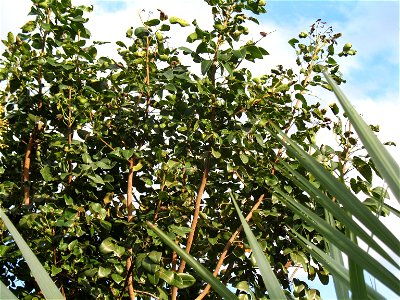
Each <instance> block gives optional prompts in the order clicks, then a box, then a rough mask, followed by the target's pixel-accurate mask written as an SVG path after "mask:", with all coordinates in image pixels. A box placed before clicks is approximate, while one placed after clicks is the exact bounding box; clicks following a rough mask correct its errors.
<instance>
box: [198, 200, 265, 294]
mask: <svg viewBox="0 0 400 300" xmlns="http://www.w3.org/2000/svg"><path fill="white" fill-rule="evenodd" d="M264 197H265V194H262V195H261V196H260V197H259V198H258V200H257V202H256V203H255V204H254V206H253V207H252V209H251V210H250V212H249V213H248V214H247V216H246V218H245V219H246V221H247V222H248V221H250V219H251V217H252V216H253V213H254V211H255V210H256V209H258V207H259V206H260V204H261V203H262V201H263V200H264ZM242 230H243V226H242V225H240V226H239V227H238V229H236V231H235V232H234V233H233V234H232V235H231V237H230V238H229V240H228V242H227V243H226V245H225V248H224V250H223V251H222V253H221V256H220V258H219V260H218V263H217V266H216V267H215V270H214V272H213V276H214V277H216V276H217V275H218V273H219V270H220V269H221V266H222V264H223V262H224V260H225V257H226V255H227V254H228V250H229V248H230V247H231V246H232V243H233V241H234V240H235V239H236V238H237V236H238V235H239V233H240V232H241V231H242ZM210 288H211V285H210V284H207V286H206V287H205V289H204V291H203V292H202V293H201V294H200V295H199V296H198V297H197V298H196V300H200V299H203V298H204V297H205V296H206V295H207V294H208V293H209V291H210Z"/></svg>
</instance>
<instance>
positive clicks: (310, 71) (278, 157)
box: [271, 44, 321, 175]
mask: <svg viewBox="0 0 400 300" xmlns="http://www.w3.org/2000/svg"><path fill="white" fill-rule="evenodd" d="M320 49H321V46H320V45H319V44H318V45H317V47H315V50H314V52H313V55H312V57H311V63H310V64H309V65H308V68H307V75H306V78H305V79H304V81H303V86H304V87H306V86H307V85H308V82H309V81H310V77H311V74H312V70H313V67H314V63H315V61H316V60H317V59H318V52H319V51H320ZM304 93H305V90H302V91H301V92H300V94H304ZM300 103H301V100H300V99H297V101H296V104H295V105H294V106H293V108H292V112H291V115H292V118H291V119H290V121H289V123H288V125H287V126H286V128H285V130H284V132H285V134H288V132H289V130H290V128H291V127H292V126H293V124H294V117H295V112H296V110H297V109H298V108H299V106H300ZM282 154H283V147H282V148H280V149H279V150H278V153H277V154H276V157H275V161H274V165H275V164H277V163H278V161H279V159H280V157H281V156H282ZM271 174H272V175H275V167H272V171H271Z"/></svg>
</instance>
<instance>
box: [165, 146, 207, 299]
mask: <svg viewBox="0 0 400 300" xmlns="http://www.w3.org/2000/svg"><path fill="white" fill-rule="evenodd" d="M210 156H211V153H210V151H209V152H208V153H207V157H206V159H205V161H204V171H203V177H202V179H201V184H200V187H199V191H198V193H197V198H196V204H195V208H194V214H193V222H192V225H191V227H190V232H189V236H188V240H187V242H186V253H190V249H191V247H192V244H193V238H194V234H195V231H196V226H197V221H198V218H199V214H200V204H201V200H202V198H203V194H204V190H205V187H206V184H207V178H208V172H209V161H210ZM185 266H186V261H184V260H182V261H181V264H180V265H179V269H178V272H179V273H181V272H183V271H184V270H185ZM177 293H178V288H177V287H176V286H174V287H173V288H172V295H171V299H173V300H176V295H177Z"/></svg>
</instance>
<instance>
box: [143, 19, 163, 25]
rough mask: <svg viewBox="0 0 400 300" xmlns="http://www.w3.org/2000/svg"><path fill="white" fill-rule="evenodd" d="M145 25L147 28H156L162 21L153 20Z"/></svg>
mask: <svg viewBox="0 0 400 300" xmlns="http://www.w3.org/2000/svg"><path fill="white" fill-rule="evenodd" d="M144 24H145V25H147V26H156V25H158V24H160V20H159V19H152V20H149V21H146V22H144Z"/></svg>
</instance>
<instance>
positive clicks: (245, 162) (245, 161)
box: [239, 153, 249, 164]
mask: <svg viewBox="0 0 400 300" xmlns="http://www.w3.org/2000/svg"><path fill="white" fill-rule="evenodd" d="M239 156H240V159H241V160H242V162H243V163H244V164H247V163H248V162H249V157H248V156H247V155H246V154H244V153H240V155H239Z"/></svg>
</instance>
